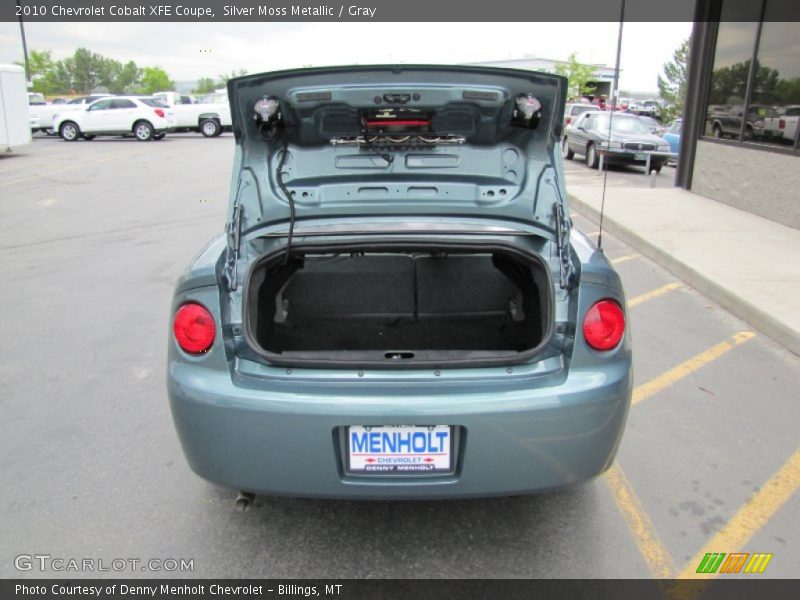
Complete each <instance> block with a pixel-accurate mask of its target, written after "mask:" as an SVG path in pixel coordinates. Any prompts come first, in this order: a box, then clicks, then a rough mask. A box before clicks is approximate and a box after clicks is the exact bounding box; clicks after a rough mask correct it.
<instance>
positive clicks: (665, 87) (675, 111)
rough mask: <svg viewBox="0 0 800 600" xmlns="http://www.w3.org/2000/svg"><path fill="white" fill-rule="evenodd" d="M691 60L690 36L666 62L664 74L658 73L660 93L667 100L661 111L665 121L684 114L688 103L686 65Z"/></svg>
mask: <svg viewBox="0 0 800 600" xmlns="http://www.w3.org/2000/svg"><path fill="white" fill-rule="evenodd" d="M688 62H689V38H686V39H685V40H684V41H683V43H682V44H681V45H680V46H678V49H677V50H675V52H673V54H672V60H671V61H669V62H666V63H664V76H663V77H662V76H661V75H660V74H659V75H658V93H659V95H660V96H661V97H662V98H663V99H664V100H665V101H666V102H667V107H666V108H665V109H663V110H662V111H661V118H662V119H663V120H664V121H671V120H672V119H674V118H676V117H679V116H681V115H682V114H683V107H684V105H685V104H686V74H687V73H686V65H687V63H688Z"/></svg>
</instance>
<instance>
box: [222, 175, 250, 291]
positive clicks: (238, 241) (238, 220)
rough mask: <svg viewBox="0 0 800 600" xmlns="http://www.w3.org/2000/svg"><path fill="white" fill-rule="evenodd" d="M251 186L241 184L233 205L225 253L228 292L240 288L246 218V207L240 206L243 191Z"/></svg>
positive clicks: (244, 183)
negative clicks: (239, 272) (240, 263)
mask: <svg viewBox="0 0 800 600" xmlns="http://www.w3.org/2000/svg"><path fill="white" fill-rule="evenodd" d="M248 185H249V183H248V182H247V181H245V182H243V183H240V184H239V189H238V191H237V192H236V201H235V202H234V204H233V213H232V214H231V222H230V223H229V224H228V247H227V249H226V251H225V271H224V276H225V280H226V283H227V284H228V290H230V291H231V292H235V291H236V288H237V287H238V285H239V284H238V282H237V279H238V273H237V268H238V263H239V254H240V252H241V246H242V219H243V218H244V206H242V205H241V204H239V196H240V195H241V192H242V189H244V188H246V187H247V186H248Z"/></svg>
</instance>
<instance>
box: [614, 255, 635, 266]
mask: <svg viewBox="0 0 800 600" xmlns="http://www.w3.org/2000/svg"><path fill="white" fill-rule="evenodd" d="M634 258H639V255H638V254H628V255H627V256H619V257H617V258H614V259H612V260H611V264H614V265H618V264H620V263H624V262H628V261H629V260H633V259H634Z"/></svg>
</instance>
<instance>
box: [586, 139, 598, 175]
mask: <svg viewBox="0 0 800 600" xmlns="http://www.w3.org/2000/svg"><path fill="white" fill-rule="evenodd" d="M599 162H600V161H599V159H598V156H597V150H595V147H594V144H589V146H588V147H587V148H586V164H587V165H588V166H589V168H590V169H596V168H597V165H598V163H599Z"/></svg>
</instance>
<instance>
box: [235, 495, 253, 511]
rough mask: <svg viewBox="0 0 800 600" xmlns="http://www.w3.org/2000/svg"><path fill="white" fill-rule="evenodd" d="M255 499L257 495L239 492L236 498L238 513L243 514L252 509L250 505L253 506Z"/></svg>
mask: <svg viewBox="0 0 800 600" xmlns="http://www.w3.org/2000/svg"><path fill="white" fill-rule="evenodd" d="M254 499H255V494H251V493H250V492H239V494H238V495H237V496H236V502H235V504H234V508H236V511H237V512H241V513H243V512H245V511H247V510H249V509H250V505H251V504H253V500H254Z"/></svg>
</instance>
